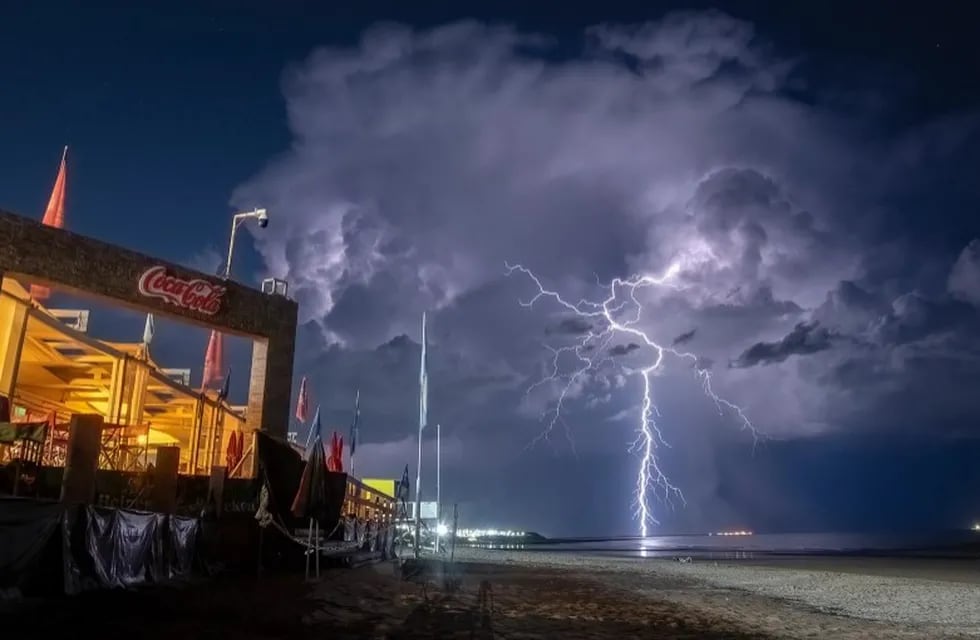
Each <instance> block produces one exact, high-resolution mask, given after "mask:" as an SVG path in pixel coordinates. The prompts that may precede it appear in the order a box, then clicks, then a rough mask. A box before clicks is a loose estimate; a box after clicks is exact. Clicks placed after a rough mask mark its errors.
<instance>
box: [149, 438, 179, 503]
mask: <svg viewBox="0 0 980 640" xmlns="http://www.w3.org/2000/svg"><path fill="white" fill-rule="evenodd" d="M179 467H180V447H157V464H156V468H155V469H154V477H153V492H152V494H151V495H150V508H151V509H152V510H153V511H156V512H158V513H173V512H174V511H176V510H177V471H178V469H179Z"/></svg>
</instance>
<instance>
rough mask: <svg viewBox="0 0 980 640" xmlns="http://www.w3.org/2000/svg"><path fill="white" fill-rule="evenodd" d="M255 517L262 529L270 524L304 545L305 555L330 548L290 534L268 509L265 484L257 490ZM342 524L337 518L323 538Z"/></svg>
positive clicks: (376, 534)
mask: <svg viewBox="0 0 980 640" xmlns="http://www.w3.org/2000/svg"><path fill="white" fill-rule="evenodd" d="M255 519H256V520H258V522H259V526H260V527H262V528H263V529H264V528H266V527H268V526H269V525H270V524H271V525H272V526H273V527H275V528H276V529H277V530H278V531H279V532H280V533H282V535H284V536H286V538H288V539H289V540H292V541H293V542H295V543H296V544H298V545H300V546H302V547H305V548H306V553H307V555H309V554H311V553H314V552H317V553H319V552H320V551H323V550H326V549H329V548H330V547H327V546H320V541H319V540H317V543H316V545H314V546H312V547H311V546H310V543H309V538H306V539H304V538H297V537H296V536H295V535H293V534H291V533H290V532H289V530H288V529H287V528H286V526H285V524H284V523H283V522H282V519H281V518H279V517H278V516H276V515H275V514H273V513H272V512H270V511H269V490H268V488H267V487H266V485H265V484H263V485H262V489H261V490H260V491H259V508H258V509H257V510H256V511H255ZM343 524H344V519H343V518H340V519H339V520H337V524H336V525H334V528H333V529H332V530H331V531H330V533H328V534H327V535H326V536H324V540H327V539H329V538H331V537H333V534H335V533H337V530H338V529H339V528H340V527H341V525H343ZM380 531H381V530H380V529H378V530H376V531H375V537H377V536H378V534H379V533H380ZM345 542H346V541H345Z"/></svg>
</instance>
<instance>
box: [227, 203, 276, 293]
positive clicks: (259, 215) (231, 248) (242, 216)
mask: <svg viewBox="0 0 980 640" xmlns="http://www.w3.org/2000/svg"><path fill="white" fill-rule="evenodd" d="M250 218H254V219H255V220H258V221H259V227H260V228H262V229H265V228H266V227H268V226H269V214H268V213H267V212H266V210H265V209H253V210H252V211H245V212H243V213H236V214H235V215H234V216H233V217H232V219H231V239H230V240H229V241H228V260H227V261H226V262H225V280H227V279H229V278H231V257H232V255H233V254H234V252H235V234H237V233H238V227H240V226H241V225H242V223H243V222H245V221H246V220H248V219H250Z"/></svg>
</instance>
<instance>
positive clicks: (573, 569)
mask: <svg viewBox="0 0 980 640" xmlns="http://www.w3.org/2000/svg"><path fill="white" fill-rule="evenodd" d="M464 555H465V554H464ZM491 557H492V558H493V560H494V562H493V563H489V562H487V561H486V559H483V560H481V559H480V558H478V557H472V558H470V559H469V561H468V562H467V563H465V564H460V565H458V566H459V570H460V572H461V584H460V587H459V588H458V589H457V590H455V591H443V590H442V589H440V588H438V587H436V586H435V585H431V586H430V587H429V588H428V590H427V591H428V600H425V599H424V598H423V592H422V589H421V587H420V586H419V585H417V584H414V583H409V582H404V581H402V580H401V579H400V577H399V575H398V573H397V572H396V570H395V565H393V564H392V563H384V564H379V565H374V566H369V567H362V568H359V569H330V570H325V571H324V572H323V575H322V579H321V580H320V581H319V582H316V583H304V581H303V579H302V577H301V576H296V575H266V576H264V577H263V578H262V579H259V580H256V579H254V578H251V579H237V580H232V579H230V578H224V579H216V580H212V581H208V582H201V583H196V584H190V585H183V586H180V587H167V588H156V589H146V590H138V591H131V592H111V593H107V592H99V593H90V594H84V595H82V596H79V597H75V598H65V599H60V600H57V601H48V602H43V603H40V602H37V603H22V604H20V605H18V606H17V607H16V608H15V609H13V610H8V611H6V612H0V628H3V629H4V631H8V632H13V631H15V630H21V629H23V630H24V631H26V632H29V633H31V637H38V638H57V637H69V636H75V635H80V634H89V633H97V634H99V635H100V636H102V637H107V638H122V637H140V638H149V639H156V638H159V639H163V638H167V639H168V640H172V639H174V638H186V639H196V638H205V639H207V638H222V639H223V640H224V639H231V638H234V639H235V640H252V639H258V638H314V637H315V638H359V639H360V638H393V639H397V638H507V639H515V640H516V639H521V638H524V639H541V640H544V639H548V640H551V639H565V638H582V639H594V640H601V639H607V638H609V639H611V638H616V639H617V640H624V639H628V638H689V639H694V638H706V639H708V640H711V639H715V638H733V639H739V638H835V639H837V638H839V639H847V638H940V637H957V636H956V634H957V633H962V632H963V629H962V628H960V627H955V628H954V627H951V626H936V625H935V624H926V623H921V624H920V623H910V622H902V623H896V622H894V621H888V620H885V621H881V620H878V621H875V620H867V619H861V618H859V617H854V616H841V615H836V614H835V613H833V612H828V611H822V610H818V609H817V608H815V607H813V606H810V605H808V604H807V603H806V601H805V600H803V601H800V600H798V599H793V598H784V597H774V596H773V595H772V594H767V593H765V592H764V591H760V590H759V589H755V590H753V588H751V584H749V587H747V588H741V587H738V586H734V587H733V586H731V585H720V584H718V583H716V582H714V581H713V576H714V575H715V573H720V574H721V575H722V576H726V575H727V578H725V579H726V580H728V582H731V581H732V580H734V579H735V578H736V577H738V576H742V575H743V573H744V572H745V571H748V572H749V573H748V574H746V575H750V576H755V578H754V579H759V578H758V576H762V577H763V578H765V580H764V584H765V585H768V586H767V587H766V588H771V585H772V584H775V583H779V584H784V583H785V584H789V585H790V586H792V585H793V584H794V582H793V581H794V580H797V579H800V578H801V577H802V578H804V579H807V577H808V576H813V575H818V576H819V575H823V574H820V572H819V571H816V572H815V571H814V568H813V566H812V565H810V566H806V567H805V568H804V567H801V568H800V569H796V568H793V567H786V566H785V564H786V560H785V559H779V560H778V561H779V562H782V563H784V566H782V567H780V568H771V567H768V566H752V567H749V566H744V567H741V568H735V569H733V570H731V571H729V570H727V569H726V568H725V567H714V566H709V565H701V566H697V565H693V566H692V565H679V564H678V563H667V562H657V563H637V562H629V563H614V564H611V565H610V564H608V563H603V562H599V561H595V560H592V559H588V558H575V557H571V556H567V555H566V556H564V557H563V559H562V560H561V565H563V566H557V565H554V564H552V565H549V564H548V563H547V561H546V559H545V558H544V557H542V556H541V555H539V554H506V555H493V556H491ZM793 562H806V561H805V560H797V561H789V564H792V563H793ZM810 562H823V563H824V564H823V565H822V566H824V567H826V561H825V560H822V559H811V560H810ZM841 562H843V561H837V560H833V561H832V563H837V564H841ZM845 564H846V563H845ZM858 564H860V563H858ZM882 566H884V565H882ZM839 568H840V567H838V568H836V569H833V571H835V572H836V571H838V570H839ZM850 568H851V569H852V570H854V571H859V570H860V567H859V566H856V565H852V566H851V567H850ZM876 570H879V571H883V570H884V569H880V568H879V569H876ZM733 572H734V573H733ZM760 572H761V573H760ZM826 575H827V576H839V575H845V574H840V573H827V574H826ZM704 576H712V579H706V578H705V577H704ZM851 578H854V579H857V578H860V580H870V581H871V584H877V582H876V579H874V578H868V577H867V576H866V575H864V574H862V575H860V576H851V577H850V578H849V577H847V576H846V575H845V580H851ZM882 579H883V580H888V579H889V578H882ZM891 579H893V580H894V579H895V578H891ZM904 579H905V578H903V580H904ZM481 583H482V584H485V585H489V587H490V590H491V591H492V603H491V598H487V599H486V601H485V602H482V603H481V602H480V597H479V594H480V590H481ZM848 584H850V583H849V582H848ZM856 584H857V585H858V586H859V587H860V588H865V587H864V586H862V585H864V584H865V583H864V582H860V581H859V582H857V583H856ZM936 584H937V585H951V584H952V585H953V586H954V587H960V588H970V589H972V588H973V587H972V586H969V587H968V586H967V585H964V584H962V583H960V584H959V585H955V584H954V583H945V582H940V583H936ZM806 590H807V591H810V590H812V589H811V588H810V587H808V588H807V589H806ZM937 593H942V592H941V591H940V592H937ZM845 597H850V596H847V595H846V594H845ZM978 602H980V601H978ZM968 631H969V630H968ZM977 631H978V632H980V629H978V630H977Z"/></svg>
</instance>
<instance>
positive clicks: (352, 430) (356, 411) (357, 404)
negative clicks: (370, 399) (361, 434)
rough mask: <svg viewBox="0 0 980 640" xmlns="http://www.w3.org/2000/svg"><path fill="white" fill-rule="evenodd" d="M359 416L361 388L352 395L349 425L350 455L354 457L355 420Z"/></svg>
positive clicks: (355, 440)
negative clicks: (352, 403)
mask: <svg viewBox="0 0 980 640" xmlns="http://www.w3.org/2000/svg"><path fill="white" fill-rule="evenodd" d="M360 417H361V390H360V389H358V390H357V395H355V396H354V422H352V423H351V425H350V455H351V458H353V457H354V449H356V448H357V428H358V427H357V422H358V420H359V418H360Z"/></svg>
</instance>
